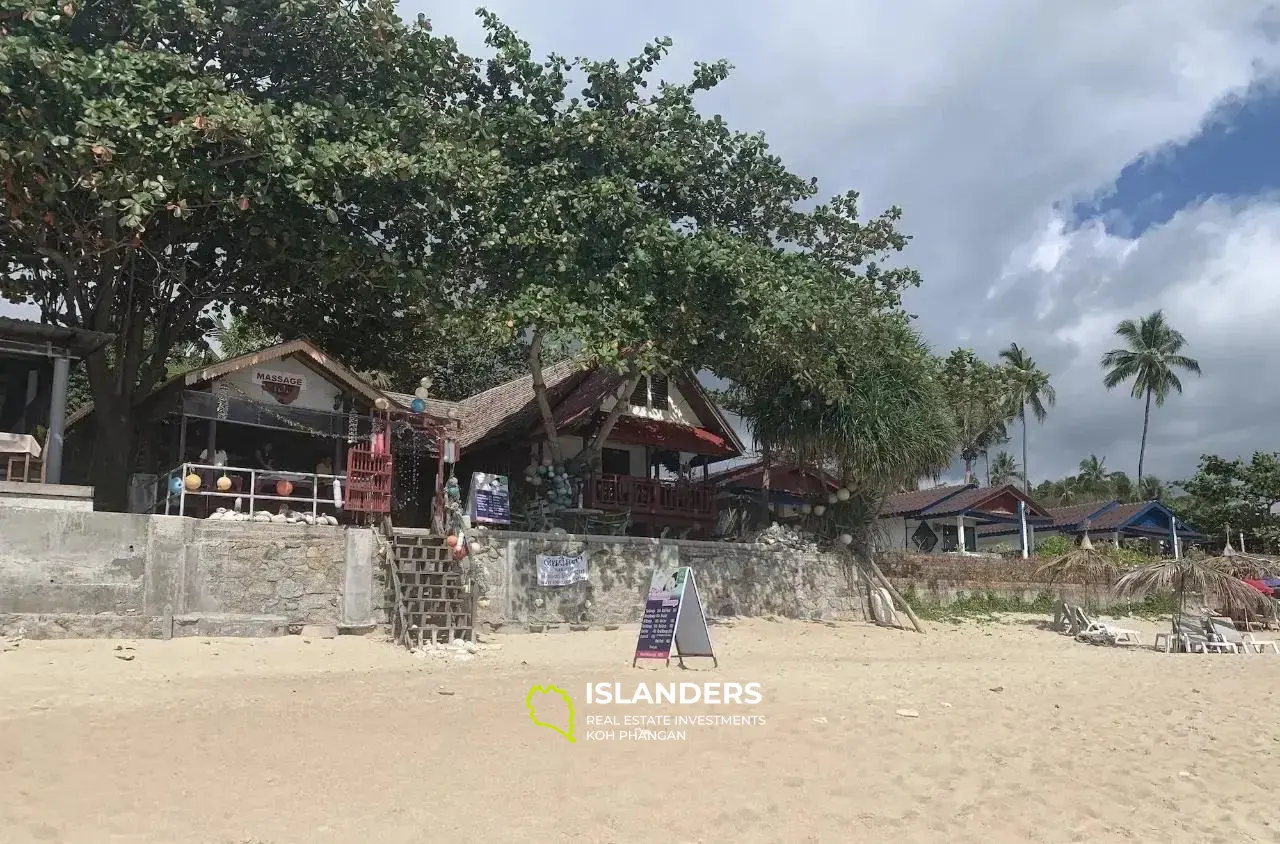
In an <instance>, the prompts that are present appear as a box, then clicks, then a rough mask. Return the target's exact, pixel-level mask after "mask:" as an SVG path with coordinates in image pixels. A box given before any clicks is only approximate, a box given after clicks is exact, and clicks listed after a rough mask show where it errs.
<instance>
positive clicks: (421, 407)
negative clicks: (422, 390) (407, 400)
mask: <svg viewBox="0 0 1280 844" xmlns="http://www.w3.org/2000/svg"><path fill="white" fill-rule="evenodd" d="M409 409H410V410H412V411H413V412H414V413H422V412H423V411H425V410H426V409H427V403H426V402H424V401H423V400H422V399H414V400H413V402H412V403H411V404H410V405H409Z"/></svg>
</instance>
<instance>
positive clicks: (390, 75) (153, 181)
mask: <svg viewBox="0 0 1280 844" xmlns="http://www.w3.org/2000/svg"><path fill="white" fill-rule="evenodd" d="M0 27H3V34H2V35H0V114H2V115H3V119H0V188H2V190H0V201H2V203H3V207H2V208H0V211H2V212H3V213H0V255H3V259H4V263H5V266H3V267H0V286H2V287H3V293H4V295H5V296H6V297H8V298H9V299H11V300H14V301H20V302H29V303H33V304H35V305H37V306H39V307H40V308H41V310H42V313H43V317H44V319H45V320H46V321H48V322H53V323H58V324H62V325H69V326H74V327H80V328H87V329H93V330H96V331H103V332H109V333H111V334H114V335H115V338H116V339H115V343H114V345H112V346H111V347H109V348H107V349H104V350H103V351H101V352H99V353H98V354H95V355H94V356H92V357H90V358H89V360H88V361H87V362H86V369H87V374H88V380H89V384H90V387H91V390H92V394H93V400H94V403H95V407H96V412H95V419H96V430H97V444H96V448H95V451H94V467H93V469H94V471H93V481H94V484H95V486H96V487H97V494H98V503H99V504H100V505H101V506H104V507H106V508H111V509H120V508H123V507H124V506H125V503H126V490H127V481H128V479H127V471H128V467H129V460H130V456H131V454H132V447H131V441H132V438H133V436H134V424H133V423H134V418H133V417H134V406H135V404H136V402H137V401H138V400H140V399H141V398H142V397H144V396H145V395H146V394H147V393H148V392H149V391H150V390H151V388H152V386H153V385H154V384H155V383H156V382H157V381H158V380H159V379H160V378H161V377H162V376H163V375H164V373H165V370H166V366H167V364H168V363H169V362H170V360H171V358H172V353H173V351H174V350H175V349H179V348H181V347H183V346H184V345H185V344H188V343H192V342H197V341H199V340H200V339H201V338H202V337H203V336H204V335H205V334H206V333H207V332H208V331H209V330H210V329H211V328H213V327H214V325H215V318H216V317H217V315H218V314H219V313H221V312H223V310H224V309H225V308H227V307H230V308H232V309H236V310H239V309H244V308H250V307H258V306H260V305H262V304H263V303H266V302H270V303H272V304H273V305H274V306H275V307H277V308H278V309H287V308H289V307H290V305H291V303H293V302H297V303H298V307H311V306H314V305H315V304H316V302H317V301H321V300H323V299H324V297H325V296H328V297H329V299H330V300H331V302H332V303H334V305H335V307H332V308H331V309H330V310H329V311H328V312H327V313H328V318H329V319H331V320H333V321H335V322H341V321H342V320H343V312H344V311H345V310H347V309H348V308H355V307H358V306H360V305H368V306H369V307H375V308H383V307H386V306H387V305H386V303H388V302H389V303H391V306H392V307H394V304H395V302H396V301H398V300H400V299H403V298H405V297H411V298H412V300H413V301H420V300H422V299H423V298H425V297H426V296H427V293H426V291H425V290H424V288H426V287H428V286H429V283H430V282H431V281H432V280H433V279H435V278H436V275H437V274H436V273H435V269H436V268H437V267H438V263H437V259H438V258H439V256H440V255H442V254H448V253H449V250H450V249H451V248H452V247H453V245H454V244H456V243H458V242H460V241H469V240H470V237H469V236H468V233H467V231H466V225H467V224H468V222H469V221H468V220H466V219H465V214H462V213H461V212H460V211H459V205H458V199H459V197H466V199H465V200H464V201H471V197H474V196H475V195H476V194H477V193H483V190H484V187H483V186H484V184H485V182H486V180H487V178H488V175H487V174H488V173H489V172H490V163H489V158H488V156H487V154H486V152H485V151H484V150H483V149H481V148H479V147H478V146H477V145H476V144H475V143H473V142H470V138H471V136H473V135H474V123H475V116H474V111H473V109H471V107H470V106H469V105H468V104H467V97H468V96H470V94H471V92H472V89H473V85H474V75H473V68H472V67H471V64H470V62H469V60H468V59H467V58H466V57H464V56H461V55H460V54H459V53H458V52H457V50H456V47H455V45H454V43H453V42H452V41H451V40H449V39H442V38H437V37H436V36H434V35H432V34H431V33H430V31H429V26H428V25H427V24H425V22H422V23H420V24H419V25H418V26H410V27H406V26H404V25H403V24H402V23H401V22H400V21H399V20H398V19H397V18H396V16H395V14H394V7H393V4H392V3H391V2H389V0H348V1H347V2H342V3H336V2H328V0H293V2H289V3H278V2H273V0H237V2H229V1H228V0H103V2H94V3H89V4H84V5H81V4H79V3H75V2H70V3H68V2H64V0H52V1H51V0H0Z"/></svg>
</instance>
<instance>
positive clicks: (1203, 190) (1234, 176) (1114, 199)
mask: <svg viewBox="0 0 1280 844" xmlns="http://www.w3.org/2000/svg"><path fill="white" fill-rule="evenodd" d="M1277 139H1280V91H1267V92H1257V93H1254V94H1253V95H1252V96H1249V97H1247V98H1244V99H1241V100H1233V101H1231V102H1229V103H1226V104H1225V105H1223V106H1222V107H1221V108H1220V109H1219V111H1218V113H1217V114H1215V115H1214V117H1213V118H1211V119H1210V120H1209V121H1208V123H1207V125H1206V126H1205V128H1204V130H1203V131H1202V132H1201V133H1200V134H1199V135H1197V136H1196V137H1194V138H1193V139H1191V140H1190V141H1188V142H1187V143H1185V144H1175V145H1171V146H1170V147H1168V148H1166V149H1159V150H1155V151H1153V152H1151V153H1150V154H1145V155H1143V156H1141V157H1140V158H1139V159H1138V160H1136V161H1133V162H1132V163H1130V164H1129V165H1127V166H1126V167H1125V168H1124V170H1123V171H1121V173H1120V178H1119V179H1118V180H1117V181H1116V183H1115V185H1114V187H1113V188H1109V189H1108V190H1107V191H1106V193H1105V195H1104V196H1101V197H1099V198H1097V199H1094V200H1090V201H1088V202H1081V203H1079V204H1077V205H1076V207H1075V216H1076V221H1077V222H1080V221H1084V220H1087V219H1091V218H1097V219H1101V220H1102V221H1103V222H1104V223H1105V224H1106V226H1107V230H1108V231H1110V232H1112V233H1114V234H1118V235H1121V236H1124V237H1136V236H1141V235H1142V234H1143V233H1144V232H1146V231H1147V230H1148V229H1149V228H1150V227H1151V226H1153V225H1160V224H1163V223H1167V222H1168V221H1169V219H1170V218H1171V217H1173V215H1174V214H1175V213H1177V212H1178V211H1180V210H1182V209H1183V208H1187V207H1189V206H1192V205H1195V204H1198V203H1200V202H1202V201H1204V200H1205V199H1207V198H1208V197H1211V196H1219V197H1225V198H1233V199H1234V198H1241V197H1253V196H1259V195H1263V194H1266V193H1268V192H1270V191H1275V190H1277V189H1280V156H1278V155H1276V141H1277Z"/></svg>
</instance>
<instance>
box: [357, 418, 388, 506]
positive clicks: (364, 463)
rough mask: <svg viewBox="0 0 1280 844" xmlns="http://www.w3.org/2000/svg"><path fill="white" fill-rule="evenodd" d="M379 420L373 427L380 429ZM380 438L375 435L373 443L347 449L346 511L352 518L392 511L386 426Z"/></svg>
mask: <svg viewBox="0 0 1280 844" xmlns="http://www.w3.org/2000/svg"><path fill="white" fill-rule="evenodd" d="M378 421H379V420H375V421H374V428H375V431H376V429H378V428H379V425H378ZM382 431H383V432H385V435H384V436H383V437H379V436H377V433H375V435H374V437H373V442H371V443H369V444H367V445H366V444H361V445H353V446H351V447H350V448H349V449H348V450H347V501H346V510H347V512H348V513H351V514H353V515H355V514H358V513H365V514H368V515H371V516H381V515H386V514H387V513H390V512H391V448H390V445H391V444H390V442H389V441H388V440H389V437H390V429H389V426H384V427H382Z"/></svg>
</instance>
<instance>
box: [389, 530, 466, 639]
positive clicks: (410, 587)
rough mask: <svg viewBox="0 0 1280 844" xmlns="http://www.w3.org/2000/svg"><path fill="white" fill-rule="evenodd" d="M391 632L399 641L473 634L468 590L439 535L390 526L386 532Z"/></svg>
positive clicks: (456, 562) (464, 579)
mask: <svg viewBox="0 0 1280 844" xmlns="http://www.w3.org/2000/svg"><path fill="white" fill-rule="evenodd" d="M391 582H392V584H393V586H394V590H395V601H396V617H395V638H396V641H397V642H399V643H400V644H402V645H404V646H405V647H409V648H412V647H420V646H421V645H422V644H423V643H424V642H444V643H448V642H452V641H453V640H454V639H466V640H467V641H474V639H475V627H474V618H475V604H474V593H473V591H472V590H470V589H468V588H467V576H466V574H465V573H463V571H462V565H461V563H460V562H459V561H457V560H455V559H453V552H452V550H451V549H450V548H449V546H448V545H447V544H446V543H445V540H444V538H443V537H440V536H431V535H429V534H427V533H426V532H425V531H423V532H421V533H419V532H412V533H411V532H407V531H395V532H394V533H393V534H392V537H391Z"/></svg>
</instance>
